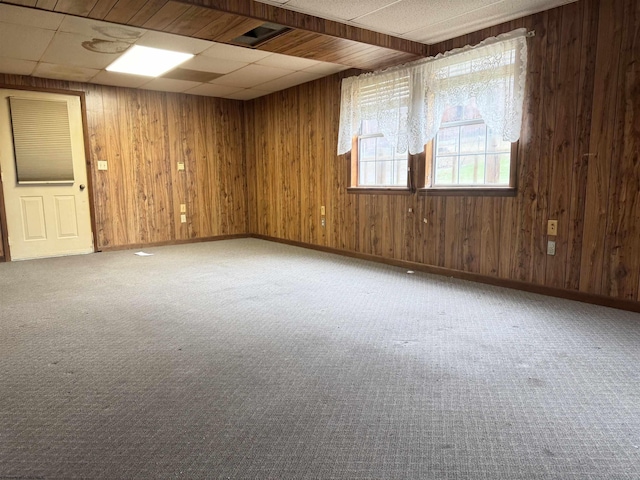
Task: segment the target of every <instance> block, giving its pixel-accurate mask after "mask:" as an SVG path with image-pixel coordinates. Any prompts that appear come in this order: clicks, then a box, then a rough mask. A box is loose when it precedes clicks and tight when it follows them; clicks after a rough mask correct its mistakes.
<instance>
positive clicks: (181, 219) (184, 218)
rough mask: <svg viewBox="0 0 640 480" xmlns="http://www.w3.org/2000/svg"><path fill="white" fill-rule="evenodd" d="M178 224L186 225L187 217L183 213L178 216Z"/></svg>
mask: <svg viewBox="0 0 640 480" xmlns="http://www.w3.org/2000/svg"><path fill="white" fill-rule="evenodd" d="M180 223H187V216H186V215H185V214H184V213H183V214H182V215H180Z"/></svg>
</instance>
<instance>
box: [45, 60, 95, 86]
mask: <svg viewBox="0 0 640 480" xmlns="http://www.w3.org/2000/svg"><path fill="white" fill-rule="evenodd" d="M98 72H99V70H97V69H95V68H83V67H74V66H69V65H54V64H51V63H44V62H40V63H38V66H37V67H36V69H35V71H34V72H33V75H34V76H36V77H43V78H55V79H58V80H69V81H74V82H88V81H89V80H91V79H92V78H93V77H95V76H96V75H97V74H98Z"/></svg>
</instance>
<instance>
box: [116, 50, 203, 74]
mask: <svg viewBox="0 0 640 480" xmlns="http://www.w3.org/2000/svg"><path fill="white" fill-rule="evenodd" d="M190 58H193V54H191V53H181V52H173V51H171V50H162V49H160V48H151V47H142V46H140V45H134V46H133V47H131V48H130V49H129V50H127V51H126V52H125V53H124V54H122V55H121V56H120V57H118V58H117V59H116V60H115V61H114V62H113V63H112V64H111V65H109V66H108V67H107V70H108V71H109V72H120V73H130V74H132V75H144V76H145V77H157V76H159V75H162V74H163V73H165V72H168V71H169V70H171V69H172V68H175V67H177V66H178V65H180V64H181V63H183V62H186V61H187V60H189V59H190Z"/></svg>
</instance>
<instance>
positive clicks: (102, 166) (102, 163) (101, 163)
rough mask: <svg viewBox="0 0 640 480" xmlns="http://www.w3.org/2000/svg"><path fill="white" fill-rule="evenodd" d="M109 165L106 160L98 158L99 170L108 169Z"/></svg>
mask: <svg viewBox="0 0 640 480" xmlns="http://www.w3.org/2000/svg"><path fill="white" fill-rule="evenodd" d="M107 169H108V165H107V161H106V160H98V170H107Z"/></svg>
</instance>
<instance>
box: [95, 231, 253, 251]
mask: <svg viewBox="0 0 640 480" xmlns="http://www.w3.org/2000/svg"><path fill="white" fill-rule="evenodd" d="M250 236H251V235H249V234H248V233H238V234H233V235H216V236H215V237H203V238H189V239H186V240H168V241H166V242H152V243H130V244H128V245H117V246H114V247H103V248H101V249H100V250H99V251H100V252H115V251H119V250H132V249H134V248H150V247H167V246H171V245H185V244H188V243H202V242H218V241H220V240H234V239H238V238H249V237H250Z"/></svg>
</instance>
